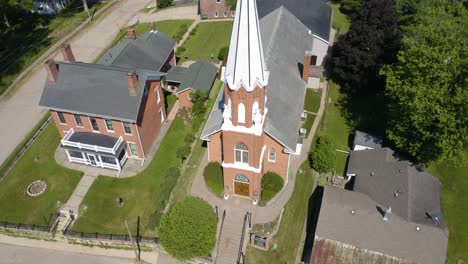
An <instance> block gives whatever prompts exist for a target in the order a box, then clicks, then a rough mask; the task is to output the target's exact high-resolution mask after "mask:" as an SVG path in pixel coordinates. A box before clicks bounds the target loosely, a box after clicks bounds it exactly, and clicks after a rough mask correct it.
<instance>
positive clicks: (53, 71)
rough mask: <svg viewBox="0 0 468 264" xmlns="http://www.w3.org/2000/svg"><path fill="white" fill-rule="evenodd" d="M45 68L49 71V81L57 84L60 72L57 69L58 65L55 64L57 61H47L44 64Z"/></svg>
mask: <svg viewBox="0 0 468 264" xmlns="http://www.w3.org/2000/svg"><path fill="white" fill-rule="evenodd" d="M44 66H45V68H46V70H47V79H48V80H49V82H51V83H56V82H57V79H58V74H59V72H58V69H57V65H56V64H55V60H54V59H49V60H47V61H46V62H45V63H44Z"/></svg>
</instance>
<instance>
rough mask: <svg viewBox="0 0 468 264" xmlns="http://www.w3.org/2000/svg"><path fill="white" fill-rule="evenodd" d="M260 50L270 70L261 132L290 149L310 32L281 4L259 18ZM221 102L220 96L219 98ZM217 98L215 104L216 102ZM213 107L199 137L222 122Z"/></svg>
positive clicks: (303, 88)
mask: <svg viewBox="0 0 468 264" xmlns="http://www.w3.org/2000/svg"><path fill="white" fill-rule="evenodd" d="M260 30H261V35H262V44H263V51H264V56H265V60H266V65H267V68H268V70H269V71H270V77H269V81H268V85H267V87H266V91H267V98H268V100H267V108H268V113H267V117H266V119H267V121H266V126H265V132H266V133H267V134H269V135H270V136H272V137H273V138H274V139H275V140H277V141H278V142H280V143H281V144H282V145H283V146H285V147H286V148H287V149H289V151H292V152H294V151H295V150H296V145H297V142H298V136H299V133H298V129H299V125H300V122H301V121H300V118H301V113H302V111H303V109H304V96H305V91H306V86H305V83H304V81H303V80H302V78H301V74H300V71H299V65H300V64H302V62H303V60H304V54H305V51H306V50H310V49H311V45H312V44H311V43H312V35H310V34H309V33H308V31H309V30H308V29H307V28H306V27H305V26H304V25H303V24H302V23H301V22H300V21H299V20H298V19H297V18H296V17H295V16H294V15H293V14H291V13H290V12H289V11H288V10H287V9H286V8H284V7H281V8H278V9H276V10H275V11H274V12H272V13H270V14H269V15H267V16H265V17H263V18H262V19H261V20H260ZM219 100H220V101H219V102H221V100H222V98H219ZM219 102H218V104H220V103H219ZM215 108H216V106H215V107H214V108H213V111H212V112H211V114H210V117H209V119H208V121H207V123H206V125H205V128H204V129H203V132H202V135H201V138H202V139H205V140H207V139H208V138H209V136H210V135H211V134H213V133H214V132H216V131H219V129H220V127H221V125H222V120H223V118H222V110H221V106H219V107H218V109H215Z"/></svg>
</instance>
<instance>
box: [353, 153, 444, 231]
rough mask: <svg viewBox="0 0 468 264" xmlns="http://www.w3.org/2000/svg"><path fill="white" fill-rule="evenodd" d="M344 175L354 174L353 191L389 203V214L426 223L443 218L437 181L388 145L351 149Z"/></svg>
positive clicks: (431, 223)
mask: <svg viewBox="0 0 468 264" xmlns="http://www.w3.org/2000/svg"><path fill="white" fill-rule="evenodd" d="M348 164H349V165H348V170H347V174H355V175H356V176H355V180H354V189H353V190H354V191H355V192H360V193H363V194H365V195H367V196H369V197H370V198H371V199H372V200H374V201H376V202H377V203H379V204H381V205H383V208H385V207H387V206H390V207H391V209H392V214H396V215H398V216H400V217H401V218H403V219H405V220H407V221H410V222H415V223H419V224H425V225H433V224H434V223H433V220H431V218H430V217H429V216H431V217H433V218H435V217H438V218H439V219H440V220H442V219H443V216H442V212H441V208H440V183H439V181H438V180H437V179H435V178H434V177H433V176H432V175H430V174H429V173H427V172H425V171H423V170H422V169H420V168H418V167H416V166H414V165H413V164H411V163H410V162H409V161H406V160H401V159H399V158H398V157H396V156H395V153H394V152H393V151H392V150H391V149H389V148H381V149H370V150H361V151H351V154H350V158H349V163H348Z"/></svg>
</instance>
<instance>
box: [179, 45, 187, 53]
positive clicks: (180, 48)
mask: <svg viewBox="0 0 468 264" xmlns="http://www.w3.org/2000/svg"><path fill="white" fill-rule="evenodd" d="M185 50H186V49H185V47H184V46H180V47H178V48H177V52H180V53H182V52H184V51H185Z"/></svg>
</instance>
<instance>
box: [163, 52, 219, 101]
mask: <svg viewBox="0 0 468 264" xmlns="http://www.w3.org/2000/svg"><path fill="white" fill-rule="evenodd" d="M217 72H218V69H217V68H216V66H214V65H213V64H211V63H209V62H208V61H206V60H200V61H197V62H195V63H193V64H191V65H190V66H189V67H188V68H184V67H172V68H171V69H170V70H169V71H168V72H167V75H166V80H167V81H169V82H177V83H180V85H179V87H178V88H177V93H180V92H183V91H185V90H187V89H190V88H191V89H193V90H196V91H202V92H207V91H210V89H211V86H212V85H213V82H214V80H215V78H216V73H217Z"/></svg>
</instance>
